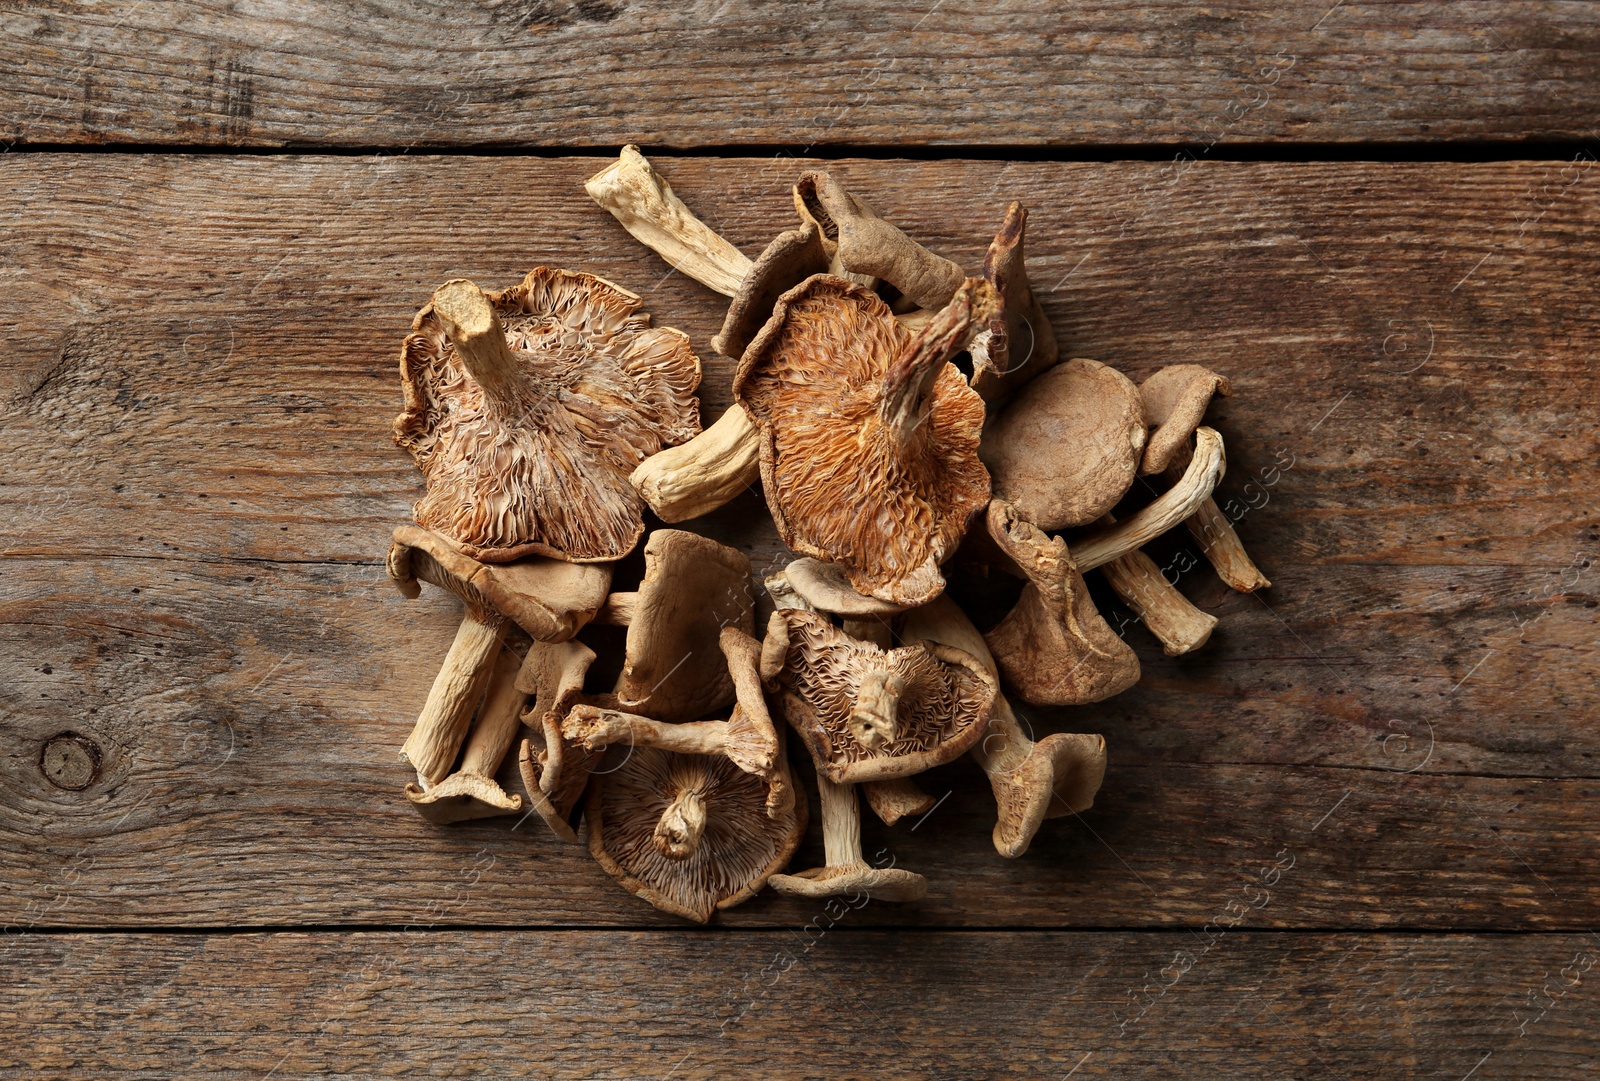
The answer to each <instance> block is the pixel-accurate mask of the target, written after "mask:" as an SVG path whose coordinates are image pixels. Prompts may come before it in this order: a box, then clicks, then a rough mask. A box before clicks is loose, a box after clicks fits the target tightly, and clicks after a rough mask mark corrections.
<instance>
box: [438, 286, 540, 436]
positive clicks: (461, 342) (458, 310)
mask: <svg viewBox="0 0 1600 1081" xmlns="http://www.w3.org/2000/svg"><path fill="white" fill-rule="evenodd" d="M433 312H434V314H435V315H437V316H438V317H439V320H440V322H442V323H443V324H444V329H445V334H446V335H448V336H449V338H450V344H452V345H454V346H455V347H456V355H457V356H459V357H460V358H461V363H462V364H464V365H466V368H467V371H469V372H471V373H472V378H473V379H474V380H476V381H477V383H478V385H479V386H480V387H482V388H483V396H484V400H485V401H486V402H487V403H488V404H489V405H490V406H491V407H492V408H493V409H494V410H495V411H496V412H498V413H499V414H500V415H501V416H510V417H515V416H517V415H519V414H520V412H521V404H520V403H521V401H522V394H521V392H522V391H523V389H524V388H525V387H526V385H527V382H528V378H527V375H526V374H525V373H524V372H523V371H522V365H521V364H520V363H519V362H518V360H517V355H516V354H515V353H513V352H512V351H511V346H509V345H507V344H506V334H505V330H504V329H502V328H501V326H500V319H499V317H498V316H496V315H495V313H494V305H492V304H490V303H489V298H488V297H486V296H484V294H483V290H482V289H479V288H478V287H477V285H475V284H474V283H472V282H470V281H467V280H466V279H465V278H457V279H455V280H454V281H448V282H445V283H444V284H443V285H441V286H440V287H439V288H438V289H436V290H434V293H433Z"/></svg>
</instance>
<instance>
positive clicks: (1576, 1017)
mask: <svg viewBox="0 0 1600 1081" xmlns="http://www.w3.org/2000/svg"><path fill="white" fill-rule="evenodd" d="M853 915H854V914H853V913H848V912H847V913H845V914H844V915H842V916H841V917H840V918H839V919H838V920H837V921H835V920H833V919H830V918H829V917H827V916H825V915H822V914H820V913H819V914H818V919H817V920H816V921H815V922H814V923H812V924H810V925H808V927H807V928H806V929H804V930H802V931H799V932H794V931H789V932H769V933H758V934H745V935H727V934H722V935H688V934H659V933H653V934H652V933H632V934H626V933H613V934H604V933H593V932H565V933H559V934H549V933H543V934H541V933H527V932H493V933H485V932H479V933H431V934H429V933H409V934H407V933H390V934H381V933H380V934H342V935H326V934H273V935H199V936H171V935H93V936H83V935H65V936H49V937H44V936H27V937H24V938H21V939H16V940H11V941H9V942H8V943H6V945H7V946H8V947H9V949H8V951H7V956H6V961H7V963H8V965H9V966H10V968H11V970H12V972H13V973H14V975H13V977H12V978H11V979H10V980H8V981H7V983H6V986H5V988H4V990H3V991H0V1021H4V1023H5V1027H6V1030H7V1031H8V1032H11V1033H18V1034H21V1033H25V1035H19V1038H16V1039H9V1040H6V1041H5V1043H4V1045H3V1047H0V1077H17V1078H22V1077H26V1078H28V1079H30V1081H46V1079H50V1078H66V1077H71V1078H75V1079H76V1078H82V1077H109V1076H115V1077H118V1078H128V1079H141V1078H166V1077H171V1076H172V1071H173V1070H174V1069H178V1070H181V1072H182V1075H183V1076H184V1077H186V1078H195V1079H204V1078H224V1077H227V1078H232V1077H240V1076H250V1077H261V1076H266V1075H268V1074H270V1075H271V1076H275V1077H278V1076H281V1077H312V1076H316V1077H330V1078H356V1077H376V1076H411V1075H414V1074H421V1073H427V1074H428V1075H430V1076H439V1075H449V1074H451V1073H455V1072H458V1071H460V1070H462V1069H469V1070H470V1071H471V1072H472V1074H473V1075H475V1076H518V1077H524V1076H533V1077H540V1078H634V1077H660V1076H666V1075H670V1076H671V1077H673V1078H688V1079H695V1078H707V1079H709V1078H726V1077H770V1078H815V1077H830V1078H866V1077H873V1078H912V1077H915V1078H927V1077H939V1078H1016V1077H1041V1078H1057V1077H1062V1076H1066V1075H1068V1074H1069V1073H1070V1074H1071V1076H1072V1077H1074V1078H1075V1079H1084V1078H1087V1079H1094V1078H1125V1077H1130V1076H1147V1075H1153V1074H1154V1073H1155V1072H1156V1071H1160V1074H1161V1076H1164V1077H1171V1078H1176V1079H1185V1078H1197V1079H1199V1078H1203V1079H1206V1081H1210V1079H1213V1078H1217V1077H1230V1078H1284V1077H1307V1078H1312V1077H1321V1076H1337V1077H1378V1076H1381V1077H1386V1078H1396V1079H1409V1078H1439V1077H1448V1078H1460V1077H1464V1076H1466V1075H1467V1074H1468V1073H1469V1072H1470V1071H1473V1070H1474V1069H1476V1071H1477V1072H1476V1073H1475V1074H1474V1075H1473V1076H1475V1077H1485V1078H1490V1079H1495V1078H1502V1079H1510V1078H1532V1077H1538V1078H1541V1079H1547V1081H1568V1079H1577V1078H1581V1077H1590V1076H1592V1070H1593V1067H1594V1055H1595V1043H1594V1036H1593V1033H1594V1030H1595V1027H1596V1025H1597V1024H1600V1004H1597V999H1596V996H1595V994H1594V990H1593V987H1592V986H1591V984H1592V981H1593V971H1594V966H1595V961H1596V959H1597V958H1600V944H1597V943H1596V940H1595V939H1594V937H1593V936H1590V935H1575V934H1574V935H1531V936H1529V935H1524V936H1512V937H1505V936H1487V937H1485V936H1398V935H1382V936H1370V935H1369V936H1352V935H1317V934H1288V935H1253V934H1247V933H1238V932H1234V933H1231V934H1226V933H1224V934H1219V935H1218V936H1217V937H1215V938H1212V939H1209V940H1207V939H1205V938H1203V937H1202V936H1200V935H1198V934H1195V935H1190V934H1185V933H1176V934H1152V933H1145V934H1139V933H1101V934H1087V933H1080V934H1070V935H1068V934H1028V933H984V934H939V933H924V934H918V935H896V934H885V933H881V932H870V931H868V932H860V931H855V930H852V929H851V921H852V918H853ZM1208 942H1209V945H1208Z"/></svg>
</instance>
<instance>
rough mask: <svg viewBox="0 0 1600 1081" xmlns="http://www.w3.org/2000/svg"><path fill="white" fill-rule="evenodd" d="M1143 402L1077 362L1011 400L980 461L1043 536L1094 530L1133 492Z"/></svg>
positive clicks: (1115, 374)
mask: <svg viewBox="0 0 1600 1081" xmlns="http://www.w3.org/2000/svg"><path fill="white" fill-rule="evenodd" d="M1145 436H1146V431H1145V415H1144V399H1143V398H1142V397H1141V396H1140V394H1139V388H1138V387H1136V386H1135V385H1134V384H1133V382H1132V381H1131V380H1129V379H1128V377H1127V376H1125V375H1123V374H1122V373H1121V372H1119V371H1117V370H1116V369H1115V368H1111V367H1107V366H1106V365H1104V364H1101V363H1099V362H1098V361H1093V360H1082V359H1079V360H1070V361H1068V362H1067V363H1065V364H1061V365H1057V366H1056V367H1054V368H1051V369H1050V370H1049V371H1047V372H1045V373H1044V374H1042V375H1040V376H1039V377H1038V378H1037V379H1035V380H1033V381H1032V382H1030V383H1029V384H1027V385H1026V386H1025V387H1023V388H1022V389H1021V390H1020V391H1018V392H1017V395H1016V397H1014V398H1013V399H1012V400H1011V404H1010V405H1009V406H1007V407H1006V409H1005V411H1004V412H1002V413H1001V414H1000V416H999V417H997V418H996V419H995V421H994V423H993V424H991V425H990V426H989V430H988V431H987V432H985V433H984V435H983V447H982V449H981V451H980V453H981V454H982V456H983V461H984V464H985V465H987V466H988V467H989V476H990V479H991V481H992V483H993V486H994V495H995V498H997V499H1004V500H1005V501H1006V502H1008V503H1010V504H1012V505H1013V506H1015V507H1016V508H1017V510H1018V511H1019V512H1021V514H1022V516H1023V517H1025V518H1027V519H1028V520H1029V521H1031V522H1032V523H1033V524H1035V525H1037V526H1038V527H1039V528H1040V529H1043V530H1047V531H1053V530H1057V529H1070V528H1073V527H1075V526H1082V525H1088V524H1089V523H1090V522H1093V521H1095V520H1097V519H1098V518H1100V517H1101V516H1103V515H1105V514H1106V513H1108V512H1109V511H1110V510H1111V508H1113V507H1115V506H1116V505H1117V501H1118V500H1120V499H1121V498H1122V497H1123V495H1124V494H1125V493H1126V492H1127V491H1128V488H1129V487H1130V486H1132V484H1133V481H1134V478H1135V476H1137V474H1138V470H1139V460H1140V456H1141V455H1142V454H1143V452H1144V445H1145Z"/></svg>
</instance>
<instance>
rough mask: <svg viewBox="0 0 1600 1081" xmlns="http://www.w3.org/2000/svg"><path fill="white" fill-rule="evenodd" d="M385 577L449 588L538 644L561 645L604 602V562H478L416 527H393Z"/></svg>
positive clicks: (607, 574) (607, 575) (607, 577)
mask: <svg viewBox="0 0 1600 1081" xmlns="http://www.w3.org/2000/svg"><path fill="white" fill-rule="evenodd" d="M389 568H390V575H391V577H394V578H395V579H396V581H398V582H399V583H400V586H401V588H402V589H407V588H408V583H410V584H411V586H414V585H415V582H414V579H421V580H422V581H424V582H428V583H431V584H433V585H436V586H439V587H440V588H441V589H448V590H449V591H450V592H452V593H454V594H456V596H458V597H460V598H461V599H462V600H464V601H466V602H467V603H468V604H473V605H476V606H478V607H480V608H483V609H485V610H488V611H495V612H499V613H500V614H501V615H503V616H506V617H507V618H509V619H511V620H512V621H513V622H514V623H516V624H517V626H519V627H521V628H522V629H523V630H525V631H527V632H528V635H529V636H530V637H531V638H533V639H534V640H535V641H538V642H565V641H566V640H567V639H569V638H571V637H572V636H573V635H574V634H577V633H578V631H579V630H581V629H582V628H583V626H584V625H585V624H587V623H588V622H589V621H590V620H591V619H593V618H594V616H595V613H596V612H597V611H599V609H600V607H601V605H602V604H604V603H605V599H606V590H607V589H609V588H610V586H611V565H610V564H609V563H567V562H564V561H562V560H559V559H546V558H543V557H540V556H530V557H528V558H526V559H521V560H518V561H517V562H515V563H480V562H478V561H477V560H476V559H473V558H472V557H471V556H467V555H464V554H462V553H461V552H460V551H459V550H458V549H457V548H456V547H455V546H454V545H452V544H451V543H450V542H449V540H448V539H446V538H445V537H442V536H440V535H439V534H437V533H432V532H429V531H428V530H426V529H418V528H417V527H416V526H409V525H403V526H397V527H396V528H395V531H394V544H393V545H392V546H391V548H390V554H389Z"/></svg>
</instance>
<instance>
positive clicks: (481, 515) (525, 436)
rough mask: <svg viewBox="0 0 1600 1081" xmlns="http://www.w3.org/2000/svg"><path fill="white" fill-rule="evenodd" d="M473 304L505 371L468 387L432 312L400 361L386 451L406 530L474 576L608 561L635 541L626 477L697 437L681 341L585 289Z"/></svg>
mask: <svg viewBox="0 0 1600 1081" xmlns="http://www.w3.org/2000/svg"><path fill="white" fill-rule="evenodd" d="M446 288H449V287H446ZM441 292H442V290H441ZM484 296H485V297H486V298H487V299H488V301H489V303H490V305H491V306H492V308H493V313H494V319H493V320H491V321H490V322H494V321H497V322H498V324H499V326H500V327H501V328H502V331H503V334H504V337H505V342H506V345H507V346H509V348H510V356H511V358H512V361H510V362H508V364H509V365H510V366H511V368H512V370H511V371H500V372H498V373H496V378H494V379H491V380H490V381H489V383H488V384H485V383H483V382H481V381H480V379H479V378H478V377H475V375H474V374H473V371H472V370H469V368H470V365H471V363H472V362H471V360H470V358H467V359H464V358H463V355H462V353H461V351H460V350H458V349H457V347H456V345H455V344H454V343H453V342H452V341H451V339H450V335H449V332H448V330H447V321H446V319H445V318H444V317H443V316H441V314H440V313H439V312H438V311H437V310H436V308H435V304H434V303H432V302H430V303H429V304H428V305H427V306H426V307H424V308H423V309H422V310H421V311H420V312H418V313H417V317H416V319H415V320H414V321H413V323H412V333H411V334H410V336H409V337H407V338H406V341H405V345H404V346H403V348H402V349H401V353H400V380H401V386H402V389H403V390H404V392H405V410H404V411H403V412H402V413H401V414H400V415H399V416H398V417H397V418H396V419H395V422H394V437H395V442H396V443H398V444H399V445H400V446H401V447H403V448H404V449H405V450H407V451H409V452H410V453H411V456H412V457H413V458H414V459H416V463H417V466H418V468H420V469H421V470H422V473H423V476H424V477H425V478H426V480H427V485H428V493H427V495H425V496H423V498H422V499H420V500H418V501H417V503H416V505H415V507H414V508H413V511H412V513H413V516H414V517H415V518H416V521H417V524H418V525H420V526H422V527H424V528H425V529H431V530H434V531H435V532H438V533H441V534H443V535H444V536H446V537H448V538H450V540H451V541H452V542H454V543H455V544H456V545H457V546H458V547H459V548H460V549H461V550H462V551H463V552H465V553H466V554H467V555H469V556H471V557H473V558H474V559H479V560H483V561H485V562H507V561H510V560H514V559H518V558H521V557H522V556H526V555H535V554H537V555H547V556H553V557H555V558H557V559H566V560H571V561H574V562H600V561H610V560H615V559H620V558H621V557H622V556H624V555H626V554H627V553H628V552H629V551H631V550H632V548H633V546H634V545H635V544H636V543H637V542H638V540H639V537H640V535H641V534H642V533H643V532H644V518H643V512H644V502H643V500H642V499H641V498H640V496H639V494H638V492H636V491H635V490H634V488H633V486H632V485H631V484H629V483H628V475H629V474H630V473H632V472H633V470H634V467H636V466H637V465H638V464H639V463H640V462H641V461H643V460H644V459H645V458H646V457H648V456H649V455H651V454H654V453H655V452H656V451H658V450H660V449H661V448H662V447H664V446H671V445H673V444H676V443H682V442H685V441H687V440H689V439H692V438H693V437H694V436H695V435H697V434H699V431H700V419H699V406H698V403H697V401H696V399H695V396H694V391H695V388H696V387H697V386H699V383H700V361H699V359H698V358H697V357H696V356H695V355H694V353H693V352H692V351H691V350H690V348H689V339H688V336H687V335H685V334H684V333H682V332H681V331H677V330H673V329H670V328H665V327H651V326H650V317H649V315H647V314H645V313H643V312H641V311H639V307H640V303H641V302H640V300H639V298H638V297H637V296H635V295H634V294H632V293H630V292H628V291H627V290H625V289H622V288H621V287H620V286H617V285H614V284H612V283H611V282H608V281H606V280H605V279H603V278H597V277H595V276H594V275H592V274H577V273H572V272H569V271H565V270H553V269H549V268H546V267H539V268H536V269H535V270H533V271H532V272H531V273H529V274H528V276H527V278H526V279H525V280H524V281H523V282H522V283H521V284H520V285H517V286H515V287H513V288H511V289H506V290H504V291H501V292H494V293H487V294H484ZM478 329H479V330H480V331H483V332H484V333H488V332H487V331H486V330H484V328H482V327H480V328H478ZM479 374H480V375H482V376H483V377H484V378H488V374H487V373H484V372H482V371H480V372H479Z"/></svg>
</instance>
